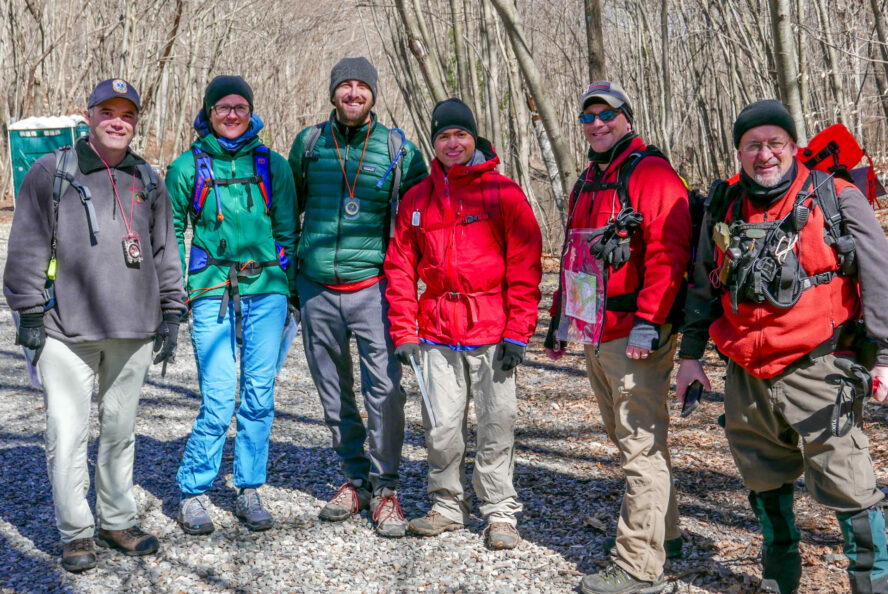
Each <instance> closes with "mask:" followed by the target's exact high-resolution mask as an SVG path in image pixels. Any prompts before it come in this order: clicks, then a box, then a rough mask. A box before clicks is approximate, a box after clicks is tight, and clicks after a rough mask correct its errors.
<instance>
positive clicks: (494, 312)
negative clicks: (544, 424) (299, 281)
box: [385, 99, 542, 549]
mask: <svg viewBox="0 0 888 594" xmlns="http://www.w3.org/2000/svg"><path fill="white" fill-rule="evenodd" d="M431 135H432V142H433V144H434V147H435V159H434V160H433V161H432V167H431V170H432V172H431V175H429V176H428V177H426V178H425V179H423V180H422V181H421V182H420V183H419V184H417V185H416V186H414V187H413V188H411V189H410V191H409V192H407V194H406V195H405V196H404V200H403V202H402V203H401V206H400V210H399V212H398V219H397V223H396V226H395V237H394V240H393V241H392V242H391V244H390V245H389V248H388V251H387V253H386V259H385V274H386V278H387V279H388V287H387V289H386V298H387V300H388V302H389V320H390V321H391V334H392V339H393V340H394V343H395V355H396V356H397V357H398V359H399V360H400V361H401V362H402V363H403V364H405V365H410V363H411V358H412V359H414V360H415V361H417V362H418V361H419V360H421V361H422V369H423V375H424V376H425V380H426V382H427V384H428V394H429V397H430V398H429V400H430V402H431V406H432V408H433V410H432V411H428V410H426V409H424V410H423V423H424V424H425V427H426V445H427V447H428V452H429V459H428V461H429V483H428V493H429V497H430V499H431V500H432V509H431V510H430V511H429V513H428V514H427V515H426V516H424V517H422V518H416V519H414V520H412V521H411V522H410V524H409V528H410V530H411V531H412V532H413V533H414V534H418V535H421V536H434V535H437V534H440V533H442V532H444V531H447V530H456V529H459V528H461V527H463V526H464V525H465V523H466V522H467V521H468V518H469V510H470V504H469V502H468V501H467V499H466V497H465V494H464V491H463V483H464V482H465V466H464V462H465V454H466V443H465V435H466V418H467V406H468V397H469V394H472V395H473V396H474V398H475V413H476V415H477V418H478V447H477V453H476V455H475V470H474V474H473V476H472V486H473V487H474V490H475V493H476V494H477V495H478V497H479V498H480V499H481V505H480V510H481V514H482V515H483V516H484V517H485V519H486V520H487V528H486V533H487V545H488V546H489V547H490V548H493V549H511V548H514V547H515V546H516V545H517V544H518V541H519V540H520V537H519V535H518V531H517V529H516V523H517V522H516V518H515V515H516V514H517V513H518V512H519V511H521V504H520V503H519V502H518V499H517V497H516V492H515V488H514V486H513V485H512V473H513V469H514V455H513V449H514V441H515V435H514V427H515V417H516V414H517V401H516V396H515V367H517V366H518V364H520V363H521V362H522V361H523V360H524V349H525V347H526V345H527V341H528V340H529V339H530V337H531V336H532V335H533V331H534V328H535V327H536V320H537V306H538V304H539V300H540V290H539V284H540V278H541V276H542V272H541V267H540V254H541V249H542V239H541V237H540V229H539V226H538V224H537V222H536V219H535V218H534V214H533V211H532V210H531V208H530V205H529V204H528V202H527V198H526V197H525V196H524V193H523V192H522V191H521V188H520V187H519V186H518V185H517V184H516V183H515V182H513V181H512V180H510V179H508V178H506V177H504V176H502V175H500V174H499V173H498V172H497V171H496V166H497V164H498V163H499V158H498V157H497V156H496V153H494V151H493V148H492V147H491V146H490V143H489V142H488V141H487V140H485V139H483V138H479V137H478V135H477V132H476V125H475V118H474V116H473V115H472V112H471V110H470V109H469V108H468V106H466V104H464V103H463V102H462V101H460V100H459V99H448V100H446V101H442V102H440V103H438V105H436V106H435V110H434V111H433V113H432V134H431ZM420 279H421V280H422V281H423V282H424V283H425V285H426V290H425V292H424V293H423V294H422V295H421V296H420V297H419V299H417V283H418V281H419V280H420ZM430 412H431V413H432V414H429V413H430ZM431 418H435V419H436V421H437V422H436V424H434V425H433V424H432V422H431Z"/></svg>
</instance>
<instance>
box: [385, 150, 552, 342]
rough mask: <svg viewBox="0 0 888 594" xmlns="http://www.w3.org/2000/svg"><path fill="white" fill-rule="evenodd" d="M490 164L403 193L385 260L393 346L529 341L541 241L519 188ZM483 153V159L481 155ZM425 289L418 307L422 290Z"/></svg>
mask: <svg viewBox="0 0 888 594" xmlns="http://www.w3.org/2000/svg"><path fill="white" fill-rule="evenodd" d="M478 148H479V149H480V150H481V151H482V152H483V153H484V156H485V157H487V159H488V160H487V161H485V162H482V163H478V164H476V165H471V166H465V165H454V166H453V167H451V168H450V171H449V172H448V173H447V174H446V175H445V172H444V170H443V168H442V166H441V163H440V162H438V160H437V159H435V160H434V161H433V162H432V167H431V175H429V176H428V177H426V178H424V179H423V180H422V181H421V182H420V183H419V184H417V185H416V186H414V187H413V188H411V189H410V191H408V192H407V194H406V195H405V196H404V199H403V201H402V202H401V205H400V208H399V210H398V218H397V222H396V225H395V237H394V239H393V240H392V242H391V243H390V244H389V247H388V251H387V252H386V256H385V265H384V268H385V274H386V278H387V279H388V287H387V289H386V299H387V300H388V304H389V320H390V321H391V334H392V339H393V340H394V342H395V346H399V345H401V344H404V343H410V342H413V343H417V342H419V339H420V338H424V339H427V340H430V341H432V342H438V343H443V344H449V345H473V346H474V345H485V344H494V343H497V342H499V341H500V340H502V339H503V338H510V339H513V340H518V341H521V342H525V343H526V342H528V340H529V339H530V337H531V336H532V335H533V331H534V328H535V327H536V320H537V307H538V305H539V301H540V289H539V286H540V279H541V277H542V270H541V266H540V256H541V251H542V238H541V236H540V228H539V225H538V224H537V222H536V219H535V218H534V214H533V211H532V210H531V208H530V204H528V202H527V198H526V197H525V196H524V192H522V191H521V188H520V187H519V186H518V184H516V183H515V182H513V181H512V180H510V179H509V178H507V177H505V176H503V175H501V174H500V173H498V172H497V171H496V170H495V167H496V165H497V164H498V163H499V158H498V157H497V156H496V154H495V153H494V152H493V149H492V148H491V147H490V143H488V142H487V141H485V140H484V139H481V138H479V139H478ZM476 154H477V153H476ZM420 279H421V280H422V281H423V282H424V283H425V285H426V290H425V292H424V293H423V294H422V295H421V296H420V297H419V300H418V301H417V282H418V281H419V280H420Z"/></svg>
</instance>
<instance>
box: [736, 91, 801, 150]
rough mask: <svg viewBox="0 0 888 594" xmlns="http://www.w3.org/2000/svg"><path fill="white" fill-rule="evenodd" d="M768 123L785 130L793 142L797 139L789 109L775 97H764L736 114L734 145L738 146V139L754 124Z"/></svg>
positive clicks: (754, 125)
mask: <svg viewBox="0 0 888 594" xmlns="http://www.w3.org/2000/svg"><path fill="white" fill-rule="evenodd" d="M768 125H770V126H777V127H779V128H783V129H784V130H786V131H787V133H789V136H790V137H791V138H792V140H793V142H795V141H796V140H797V139H798V136H797V135H796V126H795V120H793V119H792V116H791V115H789V110H787V109H786V107H785V106H784V105H783V104H782V103H780V102H779V101H777V100H776V99H765V100H764V101H756V102H755V103H750V104H749V105H747V106H746V107H744V108H743V110H742V111H741V112H740V115H738V116H737V121H736V122H734V147H735V148H740V139H741V138H742V137H743V135H744V134H746V133H747V132H748V131H750V130H752V129H753V128H755V127H756V126H768Z"/></svg>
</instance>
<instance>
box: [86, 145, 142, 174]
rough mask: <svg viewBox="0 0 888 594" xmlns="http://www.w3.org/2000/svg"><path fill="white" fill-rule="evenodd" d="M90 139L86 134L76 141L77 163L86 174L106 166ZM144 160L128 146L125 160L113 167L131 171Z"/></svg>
mask: <svg viewBox="0 0 888 594" xmlns="http://www.w3.org/2000/svg"><path fill="white" fill-rule="evenodd" d="M88 140H89V137H87V136H84V137H83V138H79V139H78V140H77V142H75V143H74V150H75V151H76V152H77V164H78V166H79V167H80V172H81V173H83V174H84V175H86V174H89V173H92V172H94V171H99V170H101V169H104V168H105V164H104V163H102V159H101V158H99V155H98V153H96V151H95V149H93V147H91V146H90V145H89V143H88V142H87V141H88ZM144 162H145V160H144V159H142V157H140V156H139V155H137V154H136V153H134V152H132V151H131V150H130V149H129V148H127V149H126V155H124V156H123V161H121V162H120V163H118V164H117V165H114V166H113V168H114V169H120V170H122V171H127V172H130V171H132V169H133V168H134V167H135V166H136V165H138V164H139V163H144Z"/></svg>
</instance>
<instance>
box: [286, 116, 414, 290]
mask: <svg viewBox="0 0 888 594" xmlns="http://www.w3.org/2000/svg"><path fill="white" fill-rule="evenodd" d="M334 113H335V112H334ZM370 115H371V118H372V120H371V123H370V124H364V125H363V126H360V127H358V128H347V127H345V126H343V125H341V124H339V123H338V122H335V121H334V119H333V115H332V114H331V119H330V120H329V121H327V122H326V123H325V124H324V127H323V130H322V132H321V135H320V137H319V138H318V141H317V143H316V144H315V146H314V153H315V155H317V157H316V158H314V159H312V160H311V161H310V162H309V164H308V176H307V177H308V179H307V180H304V179H303V159H304V158H305V140H306V137H307V136H308V134H309V130H311V128H313V126H310V127H308V128H306V129H304V130H302V131H301V132H300V133H299V134H298V135H297V136H296V139H295V140H294V141H293V146H292V148H291V149H290V156H289V159H288V161H289V163H290V168H291V169H292V171H293V178H294V179H295V182H296V192H297V194H298V196H299V211H300V214H302V213H304V215H305V216H304V219H303V222H302V234H301V236H300V238H299V246H298V248H297V258H298V259H299V271H300V272H301V273H302V274H304V275H305V276H306V277H308V278H309V279H311V280H313V281H315V282H317V283H321V284H326V285H333V284H344V283H353V282H359V281H362V280H366V279H368V278H372V277H374V276H379V275H381V274H383V272H382V262H383V260H384V259H385V250H386V247H387V245H388V239H389V226H390V224H391V220H390V217H391V214H390V213H391V211H390V194H391V190H392V180H393V178H394V174H389V176H388V177H387V178H386V180H385V183H384V184H383V186H382V188H380V189H377V188H376V184H377V182H379V180H380V179H381V178H382V176H383V175H385V172H386V170H388V168H389V165H390V164H391V159H390V158H389V150H388V137H389V129H388V128H387V127H385V126H383V125H382V124H380V123H379V121H378V120H377V117H376V114H375V113H372V112H371V114H370ZM368 125H369V126H370V135H369V138H368V136H367V127H368ZM334 131H335V134H336V142H338V143H339V150H338V151H337V148H336V143H335V142H334V138H333V134H334ZM365 140H366V142H367V146H366V151H365V150H364V149H365V147H364V143H365ZM404 148H405V149H406V151H407V154H406V155H404V157H403V159H404V162H403V164H402V168H403V172H402V175H401V190H400V195H401V197H403V196H404V194H405V193H406V192H407V190H409V189H410V188H411V187H413V186H414V185H416V183H417V182H419V180H421V179H422V178H423V177H425V176H426V175H427V170H426V166H425V163H424V162H423V160H422V155H421V154H420V152H419V150H418V149H417V148H416V146H415V145H414V144H413V143H412V142H409V141H408V142H407V143H406V144H405V145H404ZM340 155H341V159H340ZM362 159H363V161H362ZM343 163H344V167H345V171H346V174H347V178H348V179H347V181H346V176H343ZM358 167H360V173H358ZM356 175H357V182H355V177H356ZM351 185H354V186H356V188H355V196H354V198H355V200H352V199H351V198H350V196H349V186H351Z"/></svg>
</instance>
